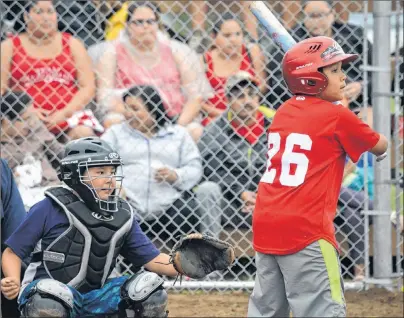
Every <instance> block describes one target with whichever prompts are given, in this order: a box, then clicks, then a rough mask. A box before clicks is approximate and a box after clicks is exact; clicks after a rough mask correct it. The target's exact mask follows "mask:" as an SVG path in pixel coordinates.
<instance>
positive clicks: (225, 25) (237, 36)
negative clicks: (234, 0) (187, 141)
mask: <svg viewBox="0 0 404 318" xmlns="http://www.w3.org/2000/svg"><path fill="white" fill-rule="evenodd" d="M212 32H213V37H214V46H213V48H212V49H211V50H209V51H207V52H206V53H205V55H204V57H203V59H204V61H203V63H204V64H205V69H206V76H207V78H208V80H209V82H210V85H211V86H212V88H213V89H214V90H215V92H216V94H215V96H214V97H212V98H211V99H209V100H208V101H207V102H206V103H205V104H204V106H203V110H204V111H205V113H206V115H207V116H206V117H205V119H204V120H203V122H202V123H203V125H205V126H206V125H207V124H208V123H209V122H210V121H211V120H213V119H214V118H215V117H217V116H219V115H220V114H221V113H222V112H223V111H224V110H225V109H226V108H227V100H226V96H225V93H224V91H225V85H226V81H227V79H228V78H229V77H230V76H232V75H234V74H236V73H237V72H238V71H240V70H241V71H246V72H249V73H250V74H251V75H253V76H254V77H256V78H257V79H258V81H259V82H260V85H261V86H260V88H261V89H263V88H264V87H265V76H266V75H265V60H264V56H263V54H262V52H261V49H260V48H259V46H258V45H253V46H252V47H251V48H249V49H247V47H246V45H245V44H244V43H243V42H244V38H243V31H242V28H241V25H240V23H239V22H238V21H236V19H235V18H234V17H233V16H232V15H231V14H225V15H224V16H223V17H222V18H221V19H220V21H219V22H218V24H217V25H215V26H214V28H213V31H212Z"/></svg>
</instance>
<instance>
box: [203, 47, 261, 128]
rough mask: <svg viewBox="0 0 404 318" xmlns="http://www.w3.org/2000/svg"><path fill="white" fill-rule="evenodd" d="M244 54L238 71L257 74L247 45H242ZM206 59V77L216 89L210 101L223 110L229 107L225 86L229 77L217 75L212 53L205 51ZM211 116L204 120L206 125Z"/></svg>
mask: <svg viewBox="0 0 404 318" xmlns="http://www.w3.org/2000/svg"><path fill="white" fill-rule="evenodd" d="M241 50H242V55H243V59H242V60H241V63H240V67H239V69H238V71H245V72H248V73H250V74H251V75H252V76H255V70H254V67H253V63H252V61H251V58H250V54H249V53H248V49H247V47H246V46H244V45H243V46H242V48H241ZM205 61H206V77H207V78H208V80H209V83H210V85H211V86H212V88H213V89H214V90H215V96H213V97H212V98H210V99H209V103H210V104H211V105H212V106H214V107H216V108H218V109H221V110H225V109H227V98H226V94H225V87H226V82H227V79H228V77H220V76H216V75H215V69H214V65H213V59H212V53H211V52H206V53H205ZM209 122H210V118H205V119H204V120H203V121H202V124H203V125H204V126H206V125H207V124H209Z"/></svg>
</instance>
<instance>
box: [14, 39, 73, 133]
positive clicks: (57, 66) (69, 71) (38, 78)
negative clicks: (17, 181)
mask: <svg viewBox="0 0 404 318" xmlns="http://www.w3.org/2000/svg"><path fill="white" fill-rule="evenodd" d="M70 38H71V35H70V34H68V33H62V52H61V54H59V55H58V56H57V57H55V58H53V59H37V58H33V57H31V56H29V55H28V54H27V52H26V51H25V50H24V48H23V46H22V44H21V40H20V38H19V37H18V36H15V37H14V38H13V57H12V63H11V83H10V87H11V89H12V90H20V91H25V92H27V93H28V94H29V95H31V96H32V98H33V100H34V107H36V108H42V109H46V110H50V111H56V110H58V109H63V108H64V107H65V106H66V105H67V104H68V103H69V102H70V101H71V100H72V98H73V97H74V95H75V94H76V93H77V91H78V86H77V83H76V80H77V70H76V66H75V63H74V58H73V55H72V53H71V51H70ZM58 126H59V127H61V128H65V127H67V126H68V124H67V122H64V123H59V125H58Z"/></svg>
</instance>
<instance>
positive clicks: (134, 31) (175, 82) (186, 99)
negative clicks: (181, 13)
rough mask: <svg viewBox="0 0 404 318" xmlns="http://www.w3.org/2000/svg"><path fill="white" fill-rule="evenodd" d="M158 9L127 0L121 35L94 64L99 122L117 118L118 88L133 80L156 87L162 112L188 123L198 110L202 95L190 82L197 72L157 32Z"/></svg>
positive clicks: (125, 86) (123, 87) (118, 119)
mask: <svg viewBox="0 0 404 318" xmlns="http://www.w3.org/2000/svg"><path fill="white" fill-rule="evenodd" d="M159 13H160V10H159V8H158V7H157V6H155V5H154V4H153V3H152V2H149V1H148V2H133V3H132V4H131V5H130V6H129V8H128V15H127V22H126V29H125V34H124V36H123V37H121V39H119V40H118V41H116V42H115V44H114V45H113V46H112V47H111V49H110V50H108V51H107V52H106V53H104V55H103V56H102V57H101V59H100V61H99V64H98V67H97V69H98V78H99V79H98V81H99V82H98V87H99V93H98V101H99V103H100V104H101V106H102V107H103V108H104V109H105V110H106V111H107V112H108V114H107V116H106V117H105V118H104V126H105V127H108V126H111V125H112V124H115V123H118V122H121V121H122V120H123V116H122V115H121V114H120V113H122V110H123V105H122V99H121V97H120V96H119V95H120V93H121V92H122V90H123V89H125V88H129V87H132V86H134V85H151V86H154V87H156V88H157V90H158V91H159V93H160V95H161V96H162V98H163V100H164V106H165V108H166V110H167V112H168V115H169V116H171V117H173V118H176V119H177V123H178V124H179V125H182V126H188V125H189V124H190V123H192V122H193V121H194V120H195V119H196V118H197V116H198V115H199V113H200V109H201V101H202V98H201V97H200V96H199V95H200V94H199V91H198V89H197V88H196V85H194V83H195V81H196V79H197V72H196V71H195V69H194V68H193V67H192V65H190V64H189V63H187V61H186V60H184V59H183V58H179V55H178V54H176V52H174V51H173V50H172V48H171V46H170V44H169V42H168V41H166V40H163V39H160V38H159V37H158V30H159Z"/></svg>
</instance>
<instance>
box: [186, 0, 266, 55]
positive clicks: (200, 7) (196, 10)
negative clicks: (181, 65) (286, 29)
mask: <svg viewBox="0 0 404 318" xmlns="http://www.w3.org/2000/svg"><path fill="white" fill-rule="evenodd" d="M208 2H209V1H189V8H190V14H191V23H192V30H193V35H192V37H191V39H190V42H189V44H190V46H191V47H192V48H193V49H195V50H196V51H197V52H198V53H203V52H205V51H206V50H207V49H208V47H209V36H208V35H207V33H206V31H205V27H206V25H205V24H206V21H207V20H208V19H207V12H208V8H209V4H208ZM210 2H211V3H212V1H210ZM229 2H230V3H229ZM226 4H227V8H226V9H228V10H230V9H231V6H232V5H236V6H237V9H233V10H234V11H235V14H236V15H239V16H242V17H243V20H244V25H245V26H243V27H245V30H246V35H247V38H248V39H249V40H250V41H252V42H255V41H258V29H257V21H256V19H255V17H254V15H253V14H252V13H251V11H250V9H249V4H250V3H249V1H227V3H226ZM226 9H225V10H226ZM216 10H219V8H217V7H215V11H216ZM220 19H221V18H220V17H219V20H220ZM217 22H219V21H216V22H213V23H217Z"/></svg>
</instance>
